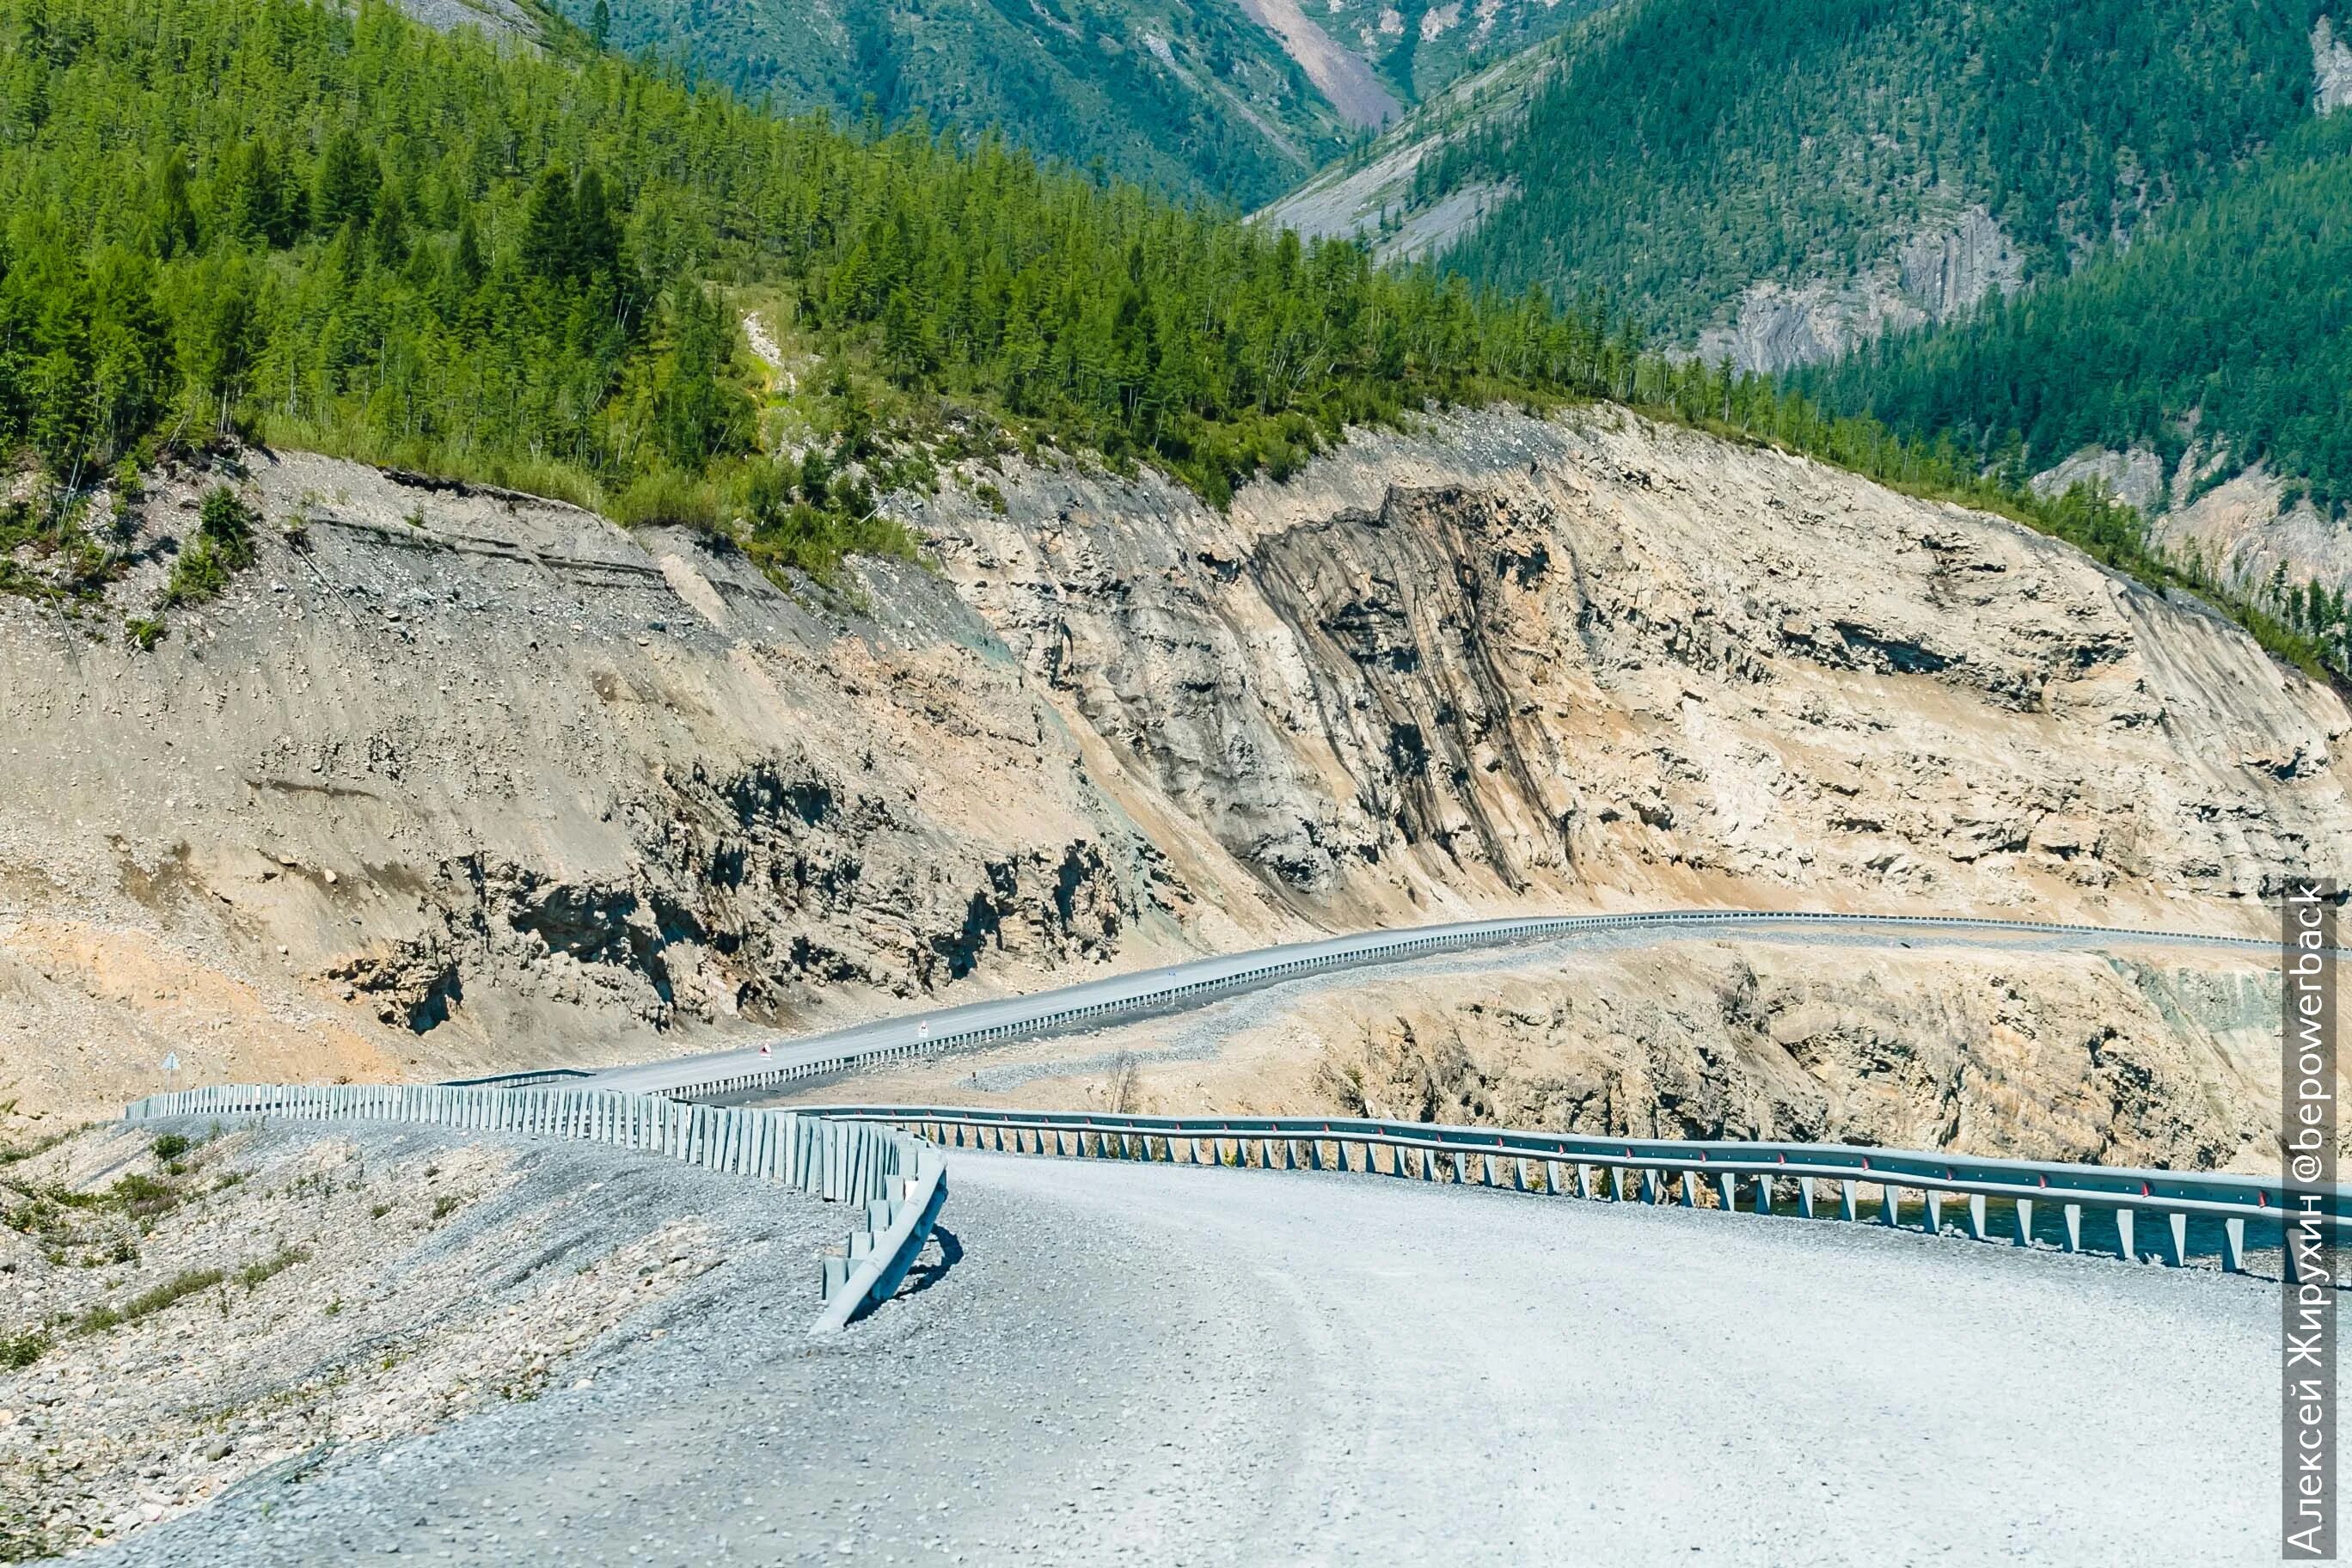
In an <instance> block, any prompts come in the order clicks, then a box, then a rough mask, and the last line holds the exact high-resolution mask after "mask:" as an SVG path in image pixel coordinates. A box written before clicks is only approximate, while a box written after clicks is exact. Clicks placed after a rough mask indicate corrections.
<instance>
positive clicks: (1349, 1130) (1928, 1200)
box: [810, 1105, 2352, 1279]
mask: <svg viewBox="0 0 2352 1568" xmlns="http://www.w3.org/2000/svg"><path fill="white" fill-rule="evenodd" d="M810 1114H814V1115H819V1116H824V1117H829V1118H837V1119H842V1120H847V1121H874V1122H880V1123H884V1124H887V1125H890V1126H895V1127H901V1128H909V1129H914V1130H916V1131H918V1133H919V1135H920V1136H923V1137H926V1138H928V1139H929V1140H930V1141H932V1142H937V1143H939V1144H940V1145H942V1146H944V1147H958V1148H982V1149H995V1150H1000V1151H1004V1152H1014V1153H1042V1154H1052V1155H1059V1156H1062V1157H1064V1158H1080V1159H1111V1160H1158V1161H1165V1162H1173V1163H1180V1164H1181V1163H1190V1164H1248V1165H1255V1166H1259V1167H1263V1168H1267V1169H1277V1170H1301V1169H1304V1170H1337V1171H1358V1172H1368V1173H1379V1174H1383V1175H1390V1176H1398V1177H1405V1178H1409V1179H1418V1180H1422V1181H1432V1182H1435V1181H1452V1182H1456V1183H1464V1184H1477V1185H1485V1186H1499V1187H1505V1188H1516V1189H1517V1190H1519V1191H1522V1192H1538V1193H1549V1194H1567V1193H1570V1192H1571V1191H1572V1192H1573V1193H1574V1194H1575V1195H1576V1196H1578V1197H1581V1198H1591V1197H1592V1196H1593V1195H1594V1194H1595V1190H1596V1186H1598V1187H1599V1188H1600V1189H1601V1191H1602V1192H1603V1193H1604V1194H1605V1195H1611V1196H1613V1197H1615V1198H1616V1199H1618V1200H1619V1201H1625V1200H1627V1199H1628V1197H1629V1192H1628V1188H1629V1187H1631V1188H1633V1190H1634V1191H1636V1192H1638V1194H1639V1195H1640V1197H1641V1198H1642V1199H1643V1201H1645V1202H1649V1203H1667V1202H1679V1203H1680V1204H1683V1205H1688V1206H1693V1207H1696V1206H1699V1205H1700V1196H1701V1192H1702V1189H1705V1190H1706V1192H1707V1194H1708V1195H1709V1196H1710V1197H1711V1198H1712V1200H1713V1202H1712V1204H1711V1205H1709V1206H1714V1207H1719V1208H1722V1209H1726V1210H1736V1209H1739V1208H1741V1207H1743V1206H1744V1207H1746V1208H1748V1209H1750V1210H1752V1211H1753V1212H1755V1213H1758V1214H1773V1213H1780V1212H1784V1205H1789V1204H1790V1203H1791V1202H1792V1203H1793V1208H1790V1209H1786V1211H1785V1212H1792V1213H1794V1214H1797V1215H1802V1216H1804V1217H1806V1218H1809V1219H1810V1218H1814V1217H1818V1216H1821V1215H1825V1214H1827V1213H1829V1212H1832V1208H1833V1211H1834V1213H1835V1214H1836V1215H1837V1216H1838V1217H1840V1218H1843V1219H1846V1220H1856V1219H1859V1218H1860V1217H1862V1215H1863V1214H1864V1212H1865V1208H1866V1206H1867V1205H1865V1203H1864V1197H1865V1194H1866V1193H1867V1194H1870V1195H1874V1196H1875V1198H1876V1199H1877V1203H1876V1205H1875V1208H1876V1211H1877V1212H1876V1217H1877V1221H1878V1223H1880V1224H1882V1225H1887V1226H1894V1225H1897V1224H1899V1223H1901V1221H1902V1213H1903V1209H1904V1207H1905V1206H1906V1205H1905V1204H1904V1202H1903V1200H1902V1194H1905V1193H1911V1192H1916V1193H1917V1194H1919V1203H1918V1210H1917V1212H1918V1215H1919V1217H1918V1219H1917V1220H1916V1224H1917V1225H1918V1226H1920V1228H1922V1229H1925V1230H1927V1231H1928V1232H1930V1233H1931V1234H1937V1235H1941V1234H1945V1233H1946V1232H1945V1224H1944V1222H1945V1215H1944V1209H1945V1205H1946V1204H1947V1203H1948V1202H1950V1201H1951V1200H1955V1199H1957V1200H1958V1203H1957V1204H1956V1205H1954V1206H1955V1207H1956V1208H1957V1209H1958V1215H1956V1220H1957V1224H1958V1228H1959V1230H1960V1231H1961V1233H1962V1234H1964V1235H1966V1236H1967V1237H1970V1238H1972V1239H1975V1240H1978V1241H1990V1240H1993V1239H1995V1236H1994V1226H1993V1225H1992V1219H1991V1215H1992V1208H1991V1205H1994V1204H1996V1203H1997V1204H1999V1205H2001V1209H2002V1211H2003V1212H2004V1213H2005V1215H2006V1216H2007V1217H2008V1219H2009V1221H2010V1224H2009V1226H2008V1227H2007V1228H2008V1232H2009V1238H2010V1239H2011V1241H2012V1242H2014V1243H2015V1244H2016V1245H2019V1246H2026V1245H2030V1244H2031V1243H2032V1242H2033V1241H2034V1240H2035V1239H2036V1237H2037V1233H2036V1229H2035V1215H2036V1213H2037V1211H2038V1212H2039V1213H2041V1214H2042V1215H2043V1216H2045V1217H2047V1216H2049V1215H2051V1214H2052V1213H2053V1210H2054V1211H2055V1215H2056V1217H2057V1220H2058V1222H2059V1223H2058V1225H2057V1226H2052V1227H2050V1228H2051V1229H2052V1230H2053V1232H2054V1235H2053V1240H2054V1242H2055V1244H2056V1245H2058V1246H2061V1247H2063V1249H2064V1250H2066V1251H2069V1252H2080V1251H2083V1250H2084V1229H2083V1219H2084V1213H2085V1211H2086V1210H2087V1211H2098V1212H2104V1213H2105V1214H2107V1215H2112V1216H2113V1218H2114V1221H2115V1229H2116V1237H2117V1246H2118V1250H2119V1252H2120V1253H2121V1254H2122V1256H2124V1257H2126V1258H2134V1259H2137V1258H2138V1257H2139V1256H2140V1254H2139V1252H2138V1249H2137V1235H2136V1231H2135V1224H2134V1222H2135V1219H2136V1216H2137V1215H2140V1214H2143V1213H2146V1214H2149V1215H2154V1216H2155V1217H2156V1218H2157V1220H2158V1235H2157V1237H2156V1239H2157V1241H2158V1256H2160V1257H2161V1258H2163V1260H2164V1261H2165V1262H2167V1263H2168V1264H2171V1265H2174V1266H2176V1267H2178V1266H2181V1265H2184V1264H2186V1263H2187V1262H2188V1260H2189V1257H2190V1256H2191V1252H2192V1247H2191V1230H2190V1223H2189V1222H2190V1220H2191V1219H2192V1218H2196V1219H2199V1220H2200V1221H2204V1222H2207V1223H2206V1224H2205V1225H2202V1226H2200V1227H2199V1228H2200V1231H2203V1232H2206V1233H2208V1234H2210V1237H2211V1244H2210V1251H2211V1252H2213V1253H2215V1254H2218V1255H2219V1257H2220V1258H2221V1267H2222V1268H2224V1269H2225V1270H2227V1271H2229V1272H2231V1273H2233V1274H2234V1273H2242V1272H2244V1270H2245V1263H2246V1248H2247V1226H2248V1223H2249V1222H2250V1221H2251V1222H2252V1224H2254V1225H2255V1226H2258V1227H2261V1230H2263V1231H2266V1230H2267V1229H2268V1227H2270V1226H2274V1225H2278V1226H2283V1225H2284V1224H2286V1223H2288V1222H2290V1221H2292V1222H2294V1223H2296V1224H2298V1225H2300V1224H2301V1223H2302V1222H2303V1215H2304V1213H2305V1209H2304V1197H2305V1194H2303V1193H2302V1192H2300V1191H2298V1190H2297V1189H2294V1188H2290V1187H2287V1186H2285V1185H2284V1184H2281V1183H2278V1182H2273V1181H2268V1180H2264V1179H2263V1178H2260V1177H2253V1176H2233V1175H2220V1174H2211V1173H2199V1172H2182V1171H2149V1170H2133V1169H2128V1168H2124V1167H2118V1166H2110V1165H2077V1164H2066V1163H2055V1162H2043V1161H2032V1160H2000V1159H1983V1158H1978V1157H1974V1156H1969V1155H1957V1154H1943V1153H1936V1152H1922V1151H1915V1150H1904V1149H1872V1148H1864V1147H1860V1146H1858V1145H1853V1144H1843V1143H1764V1142H1736V1141H1724V1140H1717V1141H1707V1142H1698V1141H1691V1142H1682V1141H1677V1140H1672V1139H1640V1138H1603V1137H1593V1136H1587V1135H1582V1134H1574V1133H1556V1132H1524V1131H1510V1130H1507V1129H1501V1128H1493V1127H1454V1126H1441V1125H1436V1124H1432V1123H1423V1122H1411V1121H1370V1120H1362V1119H1351V1118H1342V1117H1328V1118H1327V1117H1295V1116H1275V1117H1250V1116H1219V1117H1202V1116H1114V1115H1108V1114H1097V1113H1091V1112H1083V1111H1066V1112H1065V1111H1036V1110H978V1109H971V1108H964V1107H954V1106H908V1105H839V1106H824V1107H816V1108H812V1109H811V1110H810ZM1327 1150H1328V1152H1329V1153H1328V1158H1327V1155H1326V1151H1327ZM1351 1151H1352V1153H1351ZM1383 1156H1384V1157H1385V1164H1386V1168H1385V1169H1383V1168H1382V1163H1383ZM1595 1170H1599V1171H1601V1172H1602V1173H1604V1178H1603V1181H1602V1182H1601V1183H1600V1184H1596V1183H1595V1182H1594V1181H1593V1179H1592V1174H1591V1173H1592V1172H1593V1171H1595ZM1474 1171H1475V1173H1476V1174H1475V1176H1474V1174H1473V1173H1474ZM1743 1194H1745V1196H1746V1199H1747V1202H1746V1204H1745V1205H1743V1204H1742V1203H1741V1202H1740V1199H1741V1197H1742V1195H1743ZM2314 1207H2315V1209H2316V1210H2317V1211H2318V1216H2319V1220H2320V1222H2322V1223H2326V1224H2329V1225H2333V1226H2336V1228H2337V1230H2338V1231H2339V1232H2340V1231H2342V1230H2343V1229H2344V1228H2345V1227H2346V1226H2352V1186H2336V1187H2334V1188H2332V1189H2329V1190H2327V1191H2326V1192H2325V1193H2321V1194H2316V1196H2315V1200H2314ZM2215 1222H2218V1223H2215ZM2258 1234H2259V1232H2258ZM2283 1257H2284V1268H2285V1270H2286V1273H2287V1277H2288V1278H2289V1279H2293V1278H2294V1248H2293V1247H2287V1248H2285V1249H2284V1253H2283Z"/></svg>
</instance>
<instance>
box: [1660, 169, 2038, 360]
mask: <svg viewBox="0 0 2352 1568" xmlns="http://www.w3.org/2000/svg"><path fill="white" fill-rule="evenodd" d="M2024 280H2025V258H2024V257H2023V256H2022V255H2021V254H2020V253H2019V251H2018V249H2017V247H2015V246H2014V245H2012V244H2011V242H2010V238H2009V235H2008V233H2007V232H2006V231H2005V230H2003V229H2002V228H2001V226H2000V222H1999V221H1998V220H1996V219H1995V218H1994V217H1993V216H1992V214H1991V213H1990V212H1988V211H1987V210H1986V209H1985V208H1984V207H1983V206H1982V205H1969V206H1967V207H1964V208H1962V209H1960V211H1959V212H1958V214H1956V215H1955V216H1952V217H1951V218H1950V219H1949V220H1948V221H1947V222H1943V223H1940V224H1938V223H1931V224H1928V225H1927V226H1923V227H1922V228H1921V229H1920V230H1919V231H1918V232H1917V233H1916V234H1915V235H1913V236H1912V237H1910V238H1909V239H1908V240H1906V241H1905V242H1904V243H1903V244H1902V245H1900V246H1898V247H1896V248H1895V252H1894V254H1893V255H1891V256H1889V257H1887V258H1885V259H1884V260H1882V261H1881V262H1879V263H1878V264H1877V265H1875V266H1874V267H1872V268H1868V269H1867V270H1865V271H1863V272H1861V273H1858V274H1857V275H1855V276H1853V277H1852V278H1845V279H1821V278H1816V279H1803V280H1800V281H1793V282H1783V281H1777V280H1773V279H1759V280H1758V281H1757V282H1755V283H1753V284H1750V285H1749V286H1748V289H1747V290H1746V291H1745V292H1744V293H1742V294H1741V295H1740V297H1739V303H1738V310H1737V311H1736V313H1735V314H1734V316H1733V318H1732V320H1731V321H1729V322H1727V323H1726V324H1724V325H1722V326H1718V327H1714V328H1710V329H1709V330H1708V331H1705V332H1702V333H1700V334H1699V339H1698V355H1699V357H1700V358H1701V359H1704V360H1706V361H1707V362H1708V363H1720V362H1722V361H1725V360H1728V361H1730V362H1731V363H1733V364H1734V365H1736V366H1737V367H1738V368H1739V369H1741V370H1746V371H1761V372H1764V373H1766V374H1780V372H1782V371H1786V370H1793V369H1795V368H1796V367H1798V366H1800V365H1807V364H1819V363H1825V362H1827V361H1829V360H1833V359H1838V358H1840V357H1842V356H1843V355H1845V354H1848V353H1852V352H1853V351H1854V350H1855V349H1858V348H1860V347H1862V346H1863V345H1864V344H1865V343H1868V342H1871V340H1873V339H1874V338H1877V337H1880V336H1883V335H1884V334H1885V333H1888V332H1899V331H1910V330H1912V329H1913V328H1916V327H1923V326H1927V325H1931V324H1939V323H1941V322H1945V321H1951V320H1953V319H1954V318H1955V317H1957V316H1958V315H1960V314H1962V313H1963V312H1965V311H1967V310H1970V309H1972V308H1973V307H1974V306H1976V305H1977V304H1978V303H1979V301H1981V300H1984V299H1985V297H1986V296H1987V295H1990V294H1991V293H1993V292H1995V291H1996V290H1998V291H2000V292H2001V293H2014V292H2016V291H2017V289H2019V288H2020V287H2021V286H2022V284H2023V283H2024Z"/></svg>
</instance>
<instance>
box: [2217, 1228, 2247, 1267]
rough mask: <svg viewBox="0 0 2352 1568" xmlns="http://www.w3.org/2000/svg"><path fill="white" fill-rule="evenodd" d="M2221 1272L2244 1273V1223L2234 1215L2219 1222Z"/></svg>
mask: <svg viewBox="0 0 2352 1568" xmlns="http://www.w3.org/2000/svg"><path fill="white" fill-rule="evenodd" d="M2221 1271H2222V1272H2223V1273H2224V1274H2243V1273H2244V1272H2245V1271H2246V1222H2245V1221H2244V1220H2243V1219H2242V1218H2239V1217H2238V1216H2237V1215H2231V1217H2230V1218H2228V1219H2225V1220H2223V1221H2222V1222H2221Z"/></svg>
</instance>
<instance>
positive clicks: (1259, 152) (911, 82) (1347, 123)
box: [562, 0, 1389, 205]
mask: <svg viewBox="0 0 2352 1568" xmlns="http://www.w3.org/2000/svg"><path fill="white" fill-rule="evenodd" d="M562 9H563V10H564V12H565V13H566V14H567V15H568V16H569V17H570V18H571V19H572V21H573V22H575V23H577V24H578V25H579V26H581V27H582V28H583V30H591V31H593V29H594V28H595V26H596V23H595V8H594V6H593V5H582V4H578V3H577V0H568V3H567V4H566V5H564V6H563V7H562ZM1293 9H1296V7H1293ZM606 14H607V16H608V21H607V22H606V24H605V25H604V37H605V38H606V39H607V40H608V42H609V45H610V47H613V48H614V49H618V50H621V51H623V52H625V53H628V54H638V53H641V52H642V53H646V54H650V55H655V56H658V57H659V58H664V59H673V60H682V61H686V62H689V63H690V64H691V65H692V66H693V67H694V68H696V69H698V71H699V72H701V73H702V74H703V75H705V76H707V77H709V78H710V79H714V80H719V81H723V82H726V83H727V84H729V85H730V86H731V87H733V88H735V89H738V90H740V91H741V92H742V93H744V94H745V95H747V96H748V97H750V98H752V99H754V100H761V99H764V100H771V101H772V102H773V103H774V104H775V105H776V106H777V107H778V108H780V109H782V110H787V111H800V112H804V111H807V110H826V111H829V112H831V113H833V114H835V116H837V117H838V118H839V119H840V121H842V122H843V123H845V124H854V123H856V122H857V121H859V120H861V119H862V118H864V117H865V116H866V115H867V114H869V113H870V114H872V115H874V116H876V117H877V118H878V119H879V120H880V121H881V122H882V123H884V124H886V125H896V124H898V123H899V122H900V121H905V120H907V119H908V117H910V116H914V115H921V116H923V117H925V118H927V119H928V120H929V122H930V123H932V124H934V125H953V126H955V127H957V128H958V129H959V130H960V131H961V132H962V133H963V134H965V135H967V136H977V135H978V134H980V133H981V132H986V131H991V130H993V131H996V132H1000V133H1002V134H1003V135H1005V136H1007V137H1009V138H1010V139H1011V140H1013V142H1016V143H1017V144H1019V145H1021V146H1023V147H1025V148H1027V149H1029V150H1030V151H1032V152H1034V153H1037V154H1038V155H1040V156H1041V157H1048V158H1057V159H1060V160H1062V161H1063V162H1065V163H1069V164H1072V165H1074V166H1076V167H1078V168H1081V169H1084V168H1088V167H1093V166H1097V165H1098V166H1099V167H1101V168H1103V169H1106V170H1108V171H1109V172H1110V173H1112V174H1118V175H1121V176H1123V177H1125V178H1128V179H1131V180H1138V181H1141V182H1143V183H1145V184H1150V185H1152V186H1155V187H1157V188H1159V189H1160V190H1163V191H1170V192H1179V193H1186V194H1197V195H1208V196H1213V197H1217V198H1220V199H1223V200H1225V201H1229V202H1234V203H1238V204H1242V205H1249V204H1254V203H1255V202H1258V201H1261V200H1263V199H1265V197H1266V196H1268V195H1273V194H1274V193H1276V192H1278V191H1280V190H1282V189H1284V188H1285V187H1286V186H1288V185H1290V184H1295V183H1296V182H1297V180H1298V179H1299V178H1300V177H1301V176H1302V175H1304V174H1306V173H1307V171H1308V170H1310V169H1312V168H1314V167H1315V166H1316V165H1318V163H1322V162H1323V161H1324V160H1325V159H1327V158H1328V157H1330V156H1331V155H1333V154H1334V153H1337V152H1338V151H1339V149H1340V148H1341V147H1343V146H1345V145H1346V144H1347V142H1348V141H1349V138H1351V137H1352V136H1353V135H1354V134H1355V133H1356V131H1357V128H1358V127H1359V126H1360V125H1365V124H1371V125H1377V124H1378V123H1380V121H1381V118H1382V116H1383V114H1384V112H1385V110H1386V109H1387V108H1388V107H1389V106H1387V105H1385V104H1383V103H1381V102H1380V101H1379V100H1371V101H1368V102H1366V101H1356V100H1348V101H1339V102H1335V100H1333V99H1332V98H1331V97H1329V96H1327V94H1326V92H1325V90H1324V89H1322V88H1319V87H1318V86H1317V85H1316V84H1315V82H1314V81H1312V80H1310V79H1309V76H1308V74H1307V71H1305V70H1302V69H1301V68H1299V66H1298V64H1297V62H1295V61H1294V60H1293V59H1292V58H1290V57H1289V56H1288V55H1287V54H1286V53H1285V52H1284V47H1283V43H1282V40H1281V39H1280V38H1279V37H1277V36H1276V35H1275V34H1274V33H1272V32H1271V31H1270V30H1269V29H1268V28H1266V27H1265V26H1262V25H1261V24H1260V23H1259V22H1258V21H1256V20H1255V19H1254V18H1253V16H1251V15H1250V13H1249V12H1248V11H1246V10H1244V8H1243V6H1242V5H1238V4H1235V3H1234V0H1204V3H1202V4H1198V5H1186V4H1176V3H1173V0H1051V3H1048V4H1041V5H1034V6H1031V5H1018V6H1015V5H1005V4H1001V3H999V0H936V3H932V4H918V5H905V4H899V3H896V0H752V3H751V4H747V5H728V6H714V5H688V4H679V3H678V0H615V3H614V4H612V5H609V6H608V7H607V8H606ZM1310 25H1311V24H1310ZM1367 80H1369V77H1368V78H1367ZM1343 96H1344V95H1343ZM1351 110H1353V111H1354V112H1353V113H1351V112H1350V111H1351Z"/></svg>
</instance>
